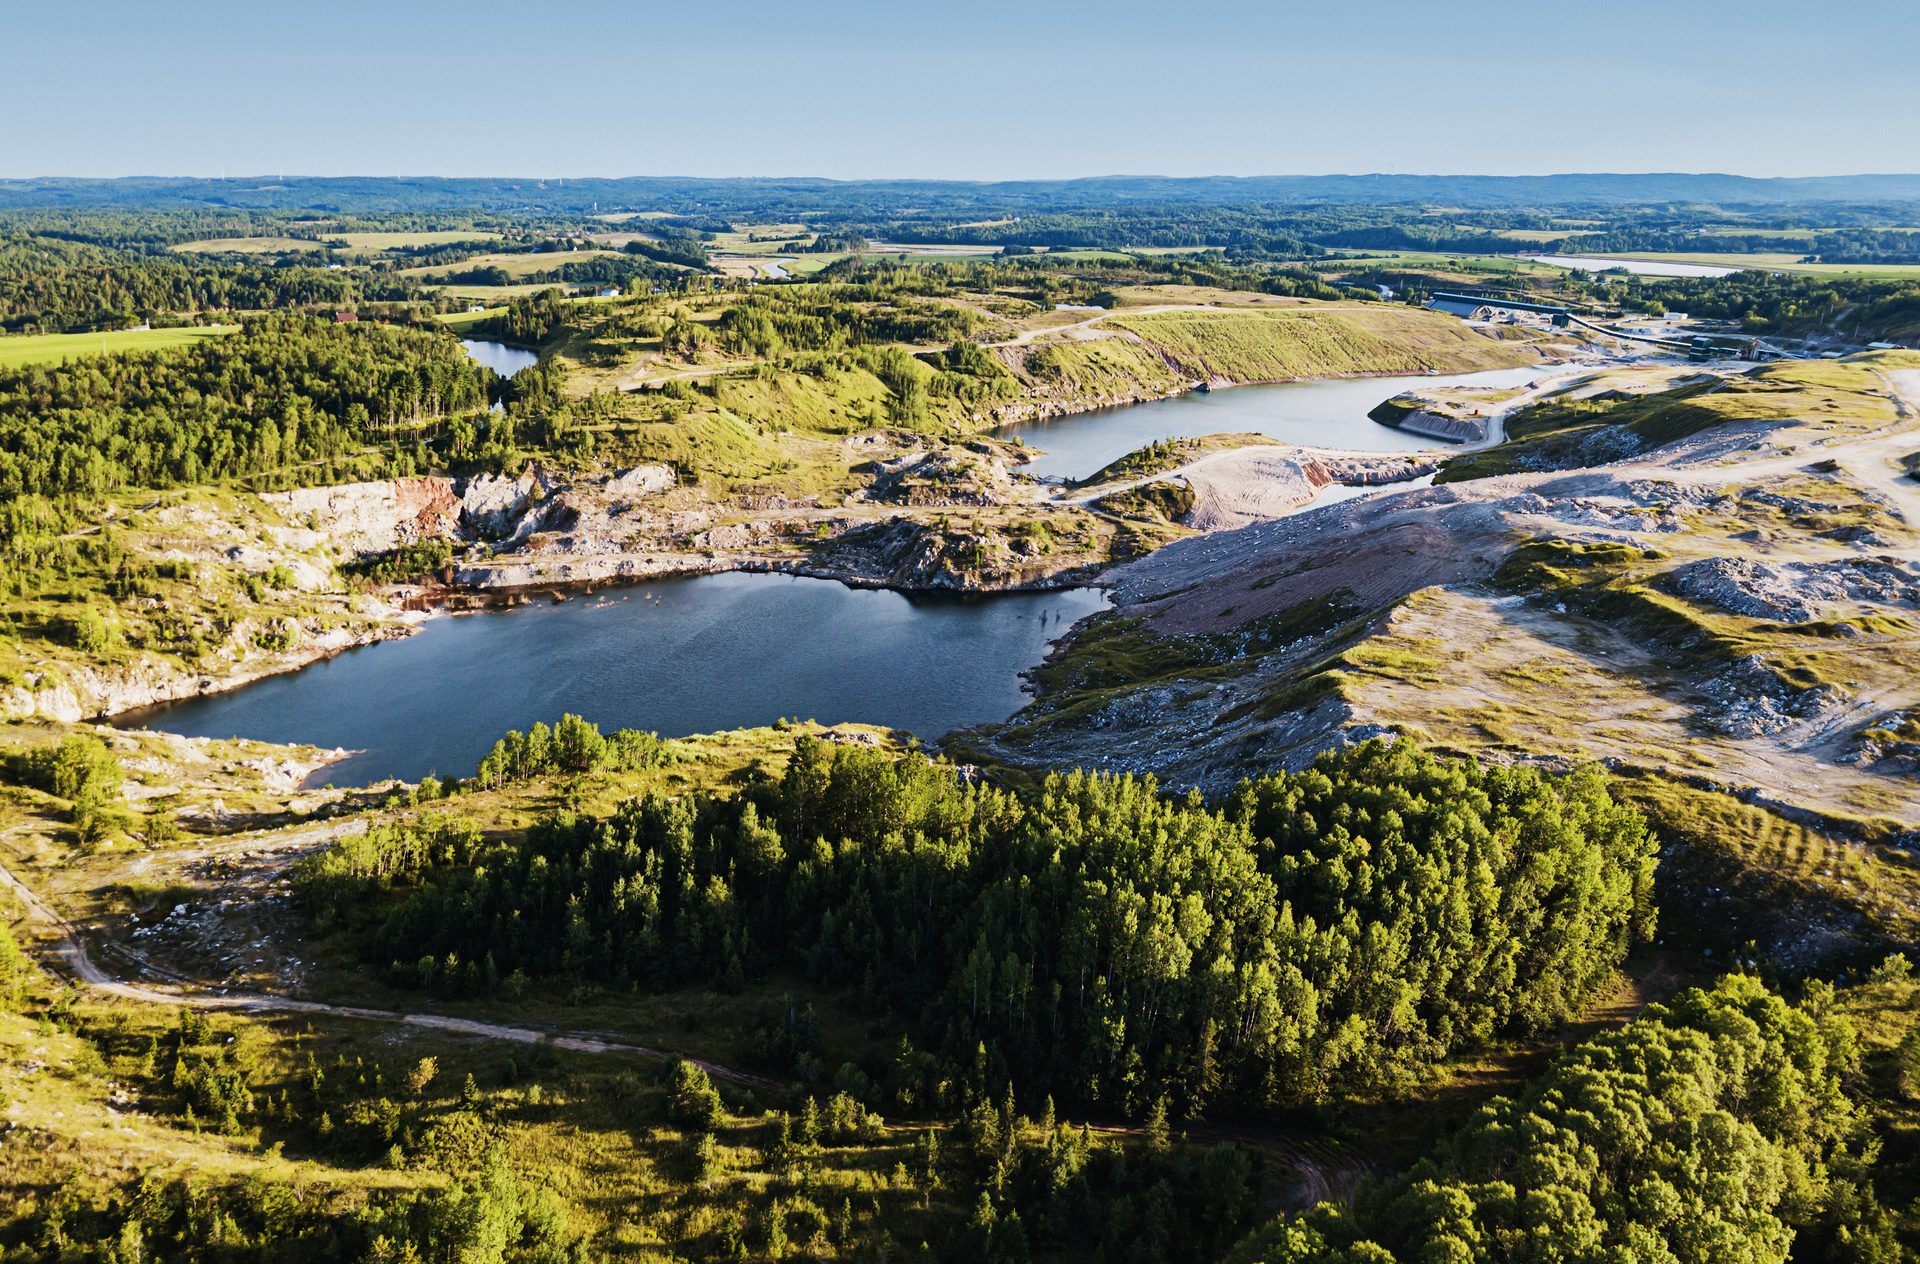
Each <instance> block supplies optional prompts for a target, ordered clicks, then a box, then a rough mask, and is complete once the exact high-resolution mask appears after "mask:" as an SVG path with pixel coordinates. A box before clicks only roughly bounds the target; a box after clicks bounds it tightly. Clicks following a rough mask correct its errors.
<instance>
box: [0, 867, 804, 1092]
mask: <svg viewBox="0 0 1920 1264" xmlns="http://www.w3.org/2000/svg"><path fill="white" fill-rule="evenodd" d="M0 888H4V889H5V890H7V891H8V892H10V893H12V895H13V897H14V898H15V899H17V900H19V901H20V903H21V904H22V905H23V906H24V907H25V908H26V910H27V916H28V917H29V918H31V919H32V920H33V921H35V922H38V923H39V924H40V925H42V926H44V927H46V928H47V929H48V930H50V931H52V932H53V935H54V937H55V938H54V942H53V945H52V950H53V953H54V955H55V956H56V957H58V958H59V959H60V961H61V962H62V964H64V966H65V967H66V969H67V971H68V973H70V974H72V975H73V976H74V978H76V979H78V980H79V981H80V982H81V983H83V984H85V985H86V986H87V987H89V988H91V989H92V990H94V991H96V992H99V993H102V994H103V995H106V996H112V997H117V998H119V999H120V1000H124V1001H134V1002H138V1003H141V1004H147V1005H169V1006H176V1007H177V1006H182V1005H185V1006H188V1007H190V1008H193V1009H206V1010H234V1011H238V1012H240V1013H249V1014H271V1013H279V1014H330V1015H333V1016H336V1017H339V1018H353V1019H360V1020H363V1021H366V1022H374V1023H399V1024H401V1025H403V1026H407V1027H420V1028H424V1029H426V1030H429V1031H443V1032H449V1033H451V1034H453V1035H458V1036H476V1037H479V1038H481V1039H484V1040H509V1041H512V1042H514V1043H515V1044H523V1045H536V1044H545V1045H549V1046H551V1047H553V1048H555V1049H568V1050H572V1051H574V1052H577V1053H610V1054H620V1055H624V1056H626V1057H631V1058H645V1059H647V1060H649V1061H654V1062H674V1061H679V1060H680V1059H681V1055H680V1054H677V1053H673V1052H671V1051H669V1050H665V1049H653V1048H649V1047H648V1046H646V1045H637V1044H629V1043H627V1042H625V1041H619V1040H609V1039H605V1038H602V1037H598V1036H584V1035H569V1034H567V1033H566V1032H561V1031H552V1030H547V1029H544V1028H538V1027H518V1026H513V1025H510V1024H504V1023H483V1022H477V1021H475V1020H473V1019H468V1018H450V1017H447V1016H446V1015H444V1014H408V1013H403V1012H401V1011H399V1010H388V1009H368V1008H365V1007H363V1006H357V1005H329V1004H326V1003H325V1002H322V1001H304V1000H300V999H298V998H295V997H291V996H273V995H269V994H267V993H260V992H224V993H220V992H206V991H201V990H184V989H183V990H180V991H172V990H168V989H164V988H158V987H153V986H150V985H148V984H144V983H133V982H129V981H128V980H126V979H121V978H118V977H116V976H114V975H113V974H110V973H109V972H108V971H106V970H104V969H102V968H101V966H100V965H99V963H97V962H96V961H94V959H93V958H92V956H90V955H89V954H88V952H87V948H86V943H85V941H84V940H83V939H82V937H81V935H80V931H79V930H78V928H76V927H75V926H74V925H73V924H72V923H71V922H68V921H67V920H66V919H65V918H63V917H61V916H60V914H59V913H58V912H56V911H55V910H54V908H53V906H51V905H50V904H48V903H47V902H46V901H45V900H43V899H41V898H40V897H39V895H37V894H35V892H34V891H33V889H32V888H31V887H29V886H27V884H26V883H24V882H22V881H20V879H19V878H18V877H16V876H15V875H14V874H13V873H12V872H11V871H9V870H8V869H7V868H6V867H5V866H4V865H0ZM685 1060H686V1061H688V1062H691V1063H692V1064H693V1065H695V1066H697V1067H699V1068H700V1069H701V1070H703V1071H705V1072H706V1073H707V1074H708V1075H710V1076H712V1077H713V1078H714V1079H716V1080H722V1081H724V1082H726V1083H728V1084H735V1085H738V1086H740V1087H741V1088H750V1089H753V1090H754V1091H755V1092H758V1093H762V1094H765V1095H767V1096H770V1097H774V1098H779V1097H784V1096H786V1092H787V1089H786V1086H785V1085H783V1084H781V1083H780V1082H778V1081H777V1080H772V1079H768V1078H767V1077H765V1076H761V1075H750V1074H748V1073H747V1072H745V1071H736V1070H734V1069H733V1068H731V1067H725V1066H721V1065H720V1064H718V1063H715V1062H706V1061H703V1060H701V1059H699V1058H687V1059H685Z"/></svg>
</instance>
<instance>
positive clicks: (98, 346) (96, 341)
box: [0, 325, 240, 369]
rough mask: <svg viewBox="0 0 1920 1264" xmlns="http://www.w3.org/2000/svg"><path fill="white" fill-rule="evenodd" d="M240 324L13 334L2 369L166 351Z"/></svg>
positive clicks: (0, 349)
mask: <svg viewBox="0 0 1920 1264" xmlns="http://www.w3.org/2000/svg"><path fill="white" fill-rule="evenodd" d="M239 327H240V326H238V325H196V326H192V327H188V328H183V329H121V330H115V331H113V332H111V333H103V334H13V335H11V336H8V337H4V338H0V369H17V368H19V367H20V366H21V365H24V364H57V363H59V362H60V361H62V360H71V359H74V358H76V357H79V356H89V355H101V354H111V353H113V352H117V351H165V350H167V349H168V348H170V347H186V346H191V345H192V344H194V343H196V342H205V341H206V340H207V339H209V338H218V337H220V336H221V335H223V334H230V333H232V332H233V331H234V330H236V329H238V328H239Z"/></svg>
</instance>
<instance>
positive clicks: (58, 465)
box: [0, 316, 491, 496]
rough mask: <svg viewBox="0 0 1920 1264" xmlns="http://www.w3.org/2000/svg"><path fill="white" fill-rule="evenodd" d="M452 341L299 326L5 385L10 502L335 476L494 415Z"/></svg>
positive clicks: (364, 328) (45, 371)
mask: <svg viewBox="0 0 1920 1264" xmlns="http://www.w3.org/2000/svg"><path fill="white" fill-rule="evenodd" d="M490 378H491V375H490V373H489V371H488V370H486V369H484V368H481V367H480V366H478V365H476V364H474V363H473V362H472V361H471V360H469V359H468V358H467V357H466V355H465V354H464V353H463V352H462V351H461V349H460V347H459V345H458V344H457V343H456V342H455V341H454V340H453V339H452V338H449V337H447V336H445V335H444V334H440V333H433V332H427V331H424V330H414V329H405V328H398V327H392V326H385V325H375V324H370V323H369V324H364V325H360V324H356V325H352V326H340V325H335V324H332V323H330V322H326V321H316V320H310V319H304V318H300V317H291V316H274V317H268V318H263V319H260V320H255V321H249V322H248V323H247V324H246V325H245V326H244V327H243V328H242V329H241V331H240V332H239V333H237V334H235V335H233V336H232V337H228V338H221V339H213V340H210V341H207V342H204V343H200V344H198V345H195V346H191V347H183V348H180V349H178V350H172V351H157V352H148V353H142V354H132V355H120V356H102V357H97V358H90V359H85V360H79V361H70V362H67V363H63V364H57V365H30V366H26V367H22V368H17V369H12V370H5V371H0V494H4V495H8V496H15V495H22V494H26V493H29V492H31V493H38V494H43V495H68V494H83V495H96V494H99V493H102V492H106V491H110V490H112V489H115V488H119V487H169V486H176V485H193V484H197V483H206V482H217V481H222V480H227V479H233V478H239V477H244V476H248V475H255V474H262V473H270V472H275V471H282V470H287V469H290V468H292V467H297V466H301V465H304V464H307V463H310V462H325V461H327V460H329V459H330V458H333V457H337V456H340V455H342V454H344V453H347V452H350V451H352V450H355V449H357V448H359V447H360V446H362V445H365V444H367V443H370V442H375V443H377V442H393V441H395V440H396V439H398V438H400V437H402V436H404V437H405V439H406V441H407V443H408V445H409V446H411V443H412V440H413V438H414V433H413V432H414V431H415V430H416V429H417V428H418V427H420V426H421V425H423V424H425V423H429V422H433V421H437V420H439V419H441V418H444V417H449V416H457V415H461V414H469V413H476V412H483V411H484V410H485V409H486V407H487V403H488V383H489V381H490Z"/></svg>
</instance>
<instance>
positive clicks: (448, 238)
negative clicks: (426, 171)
mask: <svg viewBox="0 0 1920 1264" xmlns="http://www.w3.org/2000/svg"><path fill="white" fill-rule="evenodd" d="M499 237H500V234H499V233H490V232H486V231H484V230H482V229H478V228H458V229H446V230H443V231H439V232H422V233H403V232H392V233H335V234H333V235H331V236H329V237H328V238H327V240H328V241H330V242H337V243H339V244H340V245H342V246H345V247H347V248H348V249H350V250H392V249H395V248H399V247H405V246H446V245H451V244H452V243H454V242H458V241H497V240H499Z"/></svg>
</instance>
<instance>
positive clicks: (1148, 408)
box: [995, 366, 1546, 479]
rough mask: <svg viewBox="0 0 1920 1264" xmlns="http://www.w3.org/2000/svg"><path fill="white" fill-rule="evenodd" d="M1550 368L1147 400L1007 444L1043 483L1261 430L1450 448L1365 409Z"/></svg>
mask: <svg viewBox="0 0 1920 1264" xmlns="http://www.w3.org/2000/svg"><path fill="white" fill-rule="evenodd" d="M1545 372H1546V370H1545V368H1544V367H1540V366H1536V367H1533V368H1522V369H1493V370H1490V371H1488V372H1485V373H1455V374H1451V375H1449V374H1434V375H1433V376H1430V377H1367V378H1347V379H1343V380H1339V381H1326V382H1285V383H1280V384H1277V385H1273V386H1235V387H1232V388H1230V389H1227V390H1217V391H1193V392H1190V393H1188V394H1185V395H1176V396H1174V397H1172V398H1171V399H1156V400H1153V401H1151V402H1148V403H1145V404H1128V405H1126V406H1124V407H1121V408H1103V409H1100V410H1098V411H1096V412H1090V413H1075V414H1073V415H1072V416H1068V417H1055V418H1052V419H1050V420H1047V421H1035V422H1027V423H1024V424H1021V425H1018V426H1004V427H1002V428H1001V429H1000V430H998V431H996V432H995V433H997V434H998V435H999V436H1000V437H1001V438H1004V439H1012V438H1016V437H1017V438H1019V439H1021V440H1022V441H1024V442H1025V443H1026V444H1027V445H1028V446H1029V447H1034V448H1040V449H1044V455H1042V456H1041V457H1039V458H1038V459H1036V460H1034V461H1033V462H1032V463H1031V464H1029V465H1026V466H1023V467H1022V468H1023V469H1026V470H1028V471H1030V472H1031V473H1034V474H1038V475H1041V476H1043V477H1051V478H1060V479H1078V478H1085V477H1086V476H1087V475H1089V474H1092V473H1093V472H1094V471H1096V470H1098V469H1100V468H1101V467H1102V466H1104V465H1106V464H1107V463H1108V462H1111V461H1116V460H1118V459H1119V458H1121V457H1123V456H1125V455H1126V454H1127V453H1129V452H1132V451H1133V450H1135V449H1136V448H1143V447H1145V446H1146V445H1148V444H1149V443H1153V442H1156V441H1157V440H1160V439H1190V438H1197V437H1198V436H1200V435H1210V434H1235V433H1245V434H1263V435H1269V436H1271V437H1273V438H1275V439H1279V440H1281V441H1283V442H1286V443H1298V444H1304V445H1307V446H1309V447H1318V448H1345V449H1351V450H1354V451H1362V452H1411V451H1414V450H1415V449H1418V448H1437V447H1445V446H1446V445H1445V444H1444V443H1442V442H1441V441H1440V440H1437V439H1430V438H1428V437H1426V436H1425V435H1417V434H1410V433H1408V432H1406V431H1404V430H1395V429H1393V428H1392V427H1391V426H1383V425H1381V424H1380V423H1379V422H1377V421H1371V420H1369V419H1368V417H1367V413H1368V412H1370V411H1372V409H1373V408H1374V407H1375V406H1376V405H1378V404H1379V403H1380V402H1381V401H1382V400H1386V399H1390V398H1392V397H1393V396H1395V395H1398V394H1399V393H1400V392H1401V391H1407V390H1431V389H1432V388H1434V387H1436V386H1466V385H1478V386H1496V387H1497V386H1518V385H1521V384H1522V383H1525V382H1530V381H1532V380H1533V379H1535V378H1537V377H1541V376H1543V375H1544V374H1545Z"/></svg>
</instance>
